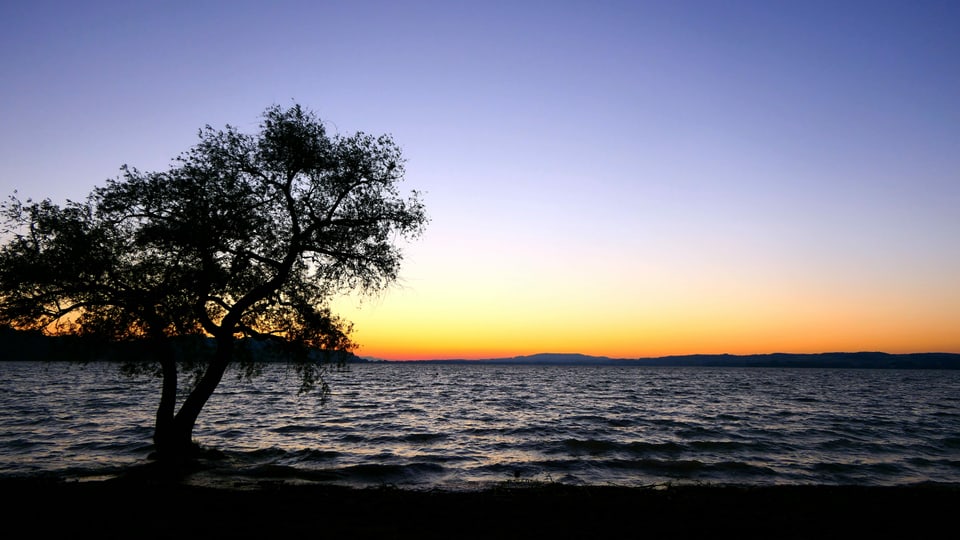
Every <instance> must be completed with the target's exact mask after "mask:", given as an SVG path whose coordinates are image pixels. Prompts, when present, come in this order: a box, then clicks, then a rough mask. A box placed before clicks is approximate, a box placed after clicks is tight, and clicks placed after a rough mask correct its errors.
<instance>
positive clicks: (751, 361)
mask: <svg viewBox="0 0 960 540" xmlns="http://www.w3.org/2000/svg"><path fill="white" fill-rule="evenodd" d="M417 362H419V363H431V364H477V365H479V364H488V365H490V364H492V365H543V366H661V367H665V366H700V367H820V368H870V369H960V354H957V353H941V352H930V353H904V354H893V353H885V352H825V353H770V354H748V355H735V354H689V355H678V356H660V357H654V358H610V357H606V356H590V355H585V354H563V353H543V354H534V355H529V356H514V357H510V358H489V359H483V360H461V359H448V360H417Z"/></svg>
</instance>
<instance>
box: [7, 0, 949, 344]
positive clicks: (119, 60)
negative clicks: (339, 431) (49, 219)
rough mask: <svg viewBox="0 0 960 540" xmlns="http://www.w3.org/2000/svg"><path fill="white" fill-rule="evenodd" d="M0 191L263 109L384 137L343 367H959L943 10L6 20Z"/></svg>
mask: <svg viewBox="0 0 960 540" xmlns="http://www.w3.org/2000/svg"><path fill="white" fill-rule="evenodd" d="M0 69H2V74H3V76H2V79H0V92H2V97H3V99H2V100H0V125H2V126H3V127H2V130H0V192H2V193H3V195H8V194H12V193H13V191H14V190H18V191H19V194H20V196H22V197H33V198H44V197H50V198H53V199H55V200H63V199H66V198H74V199H79V198H83V197H84V196H85V195H86V193H87V192H88V191H89V190H90V188H91V187H93V186H94V185H97V184H100V183H102V182H103V180H105V179H106V178H110V177H115V176H117V175H118V172H119V167H120V165H122V164H124V163H128V164H130V165H132V166H135V167H137V168H140V169H144V170H159V169H164V168H166V167H167V166H168V164H169V163H170V160H171V158H173V157H174V156H176V155H177V154H178V153H180V152H181V151H184V150H186V149H187V148H188V147H189V146H190V145H192V144H193V143H194V142H195V141H196V133H197V130H198V128H200V127H202V126H203V125H206V124H210V125H213V126H215V127H220V126H223V125H224V124H227V123H229V124H232V125H236V126H238V127H240V128H241V129H243V130H247V131H254V130H255V129H256V128H257V123H258V119H259V118H258V117H259V114H260V113H261V112H262V111H263V110H264V108H266V107H267V106H269V105H272V104H280V105H288V104H292V103H294V102H297V103H300V104H302V105H304V106H306V107H308V108H311V109H313V110H314V111H316V112H317V113H318V115H320V116H321V117H322V118H323V119H324V120H325V121H327V122H328V123H329V126H330V127H331V129H333V130H335V131H340V132H343V133H352V132H354V131H358V130H360V131H366V132H370V133H391V134H393V136H394V138H395V139H396V140H397V142H398V143H399V144H400V145H401V146H402V147H403V148H404V151H405V154H406V156H407V158H408V160H409V161H408V164H407V172H408V175H407V178H408V183H407V186H408V187H409V188H410V189H418V190H423V191H425V192H426V195H425V202H426V204H427V208H428V211H429V213H430V215H431V217H432V223H431V224H430V227H429V229H428V232H427V234H426V235H425V236H424V238H423V239H422V240H420V241H419V242H417V243H415V244H412V245H410V246H409V248H408V260H407V264H406V266H405V270H404V272H403V281H402V283H401V284H400V286H399V287H398V288H397V289H395V290H392V291H389V292H388V293H387V294H385V295H384V296H383V297H381V298H377V299H374V300H372V301H369V300H368V301H365V302H363V303H362V304H361V303H359V302H358V301H355V300H354V299H346V300H340V301H339V302H338V306H339V309H341V311H343V313H344V315H346V316H347V317H348V318H351V319H353V320H355V321H356V323H357V332H358V333H357V335H356V336H355V337H356V338H357V340H358V341H360V342H361V344H362V345H363V346H364V350H362V351H361V352H362V353H363V352H367V353H369V354H375V355H381V356H391V357H424V356H450V355H456V356H470V355H479V356H484V355H487V354H494V353H497V354H499V353H504V354H508V353H509V354H525V353H530V352H541V351H557V350H563V351H573V350H576V351H578V352H586V353H596V354H612V355H618V356H621V355H622V356H645V355H652V354H667V353H692V352H770V351H771V350H797V351H799V350H825V349H845V350H863V349H871V350H876V349H880V350H890V351H907V350H932V349H936V350H952V351H956V352H960V337H958V335H957V332H956V329H957V328H960V212H958V211H957V209H958V208H960V107H958V98H957V96H960V2H953V1H942V2H933V1H909V2H908V1H898V2H885V1H869V2H854V1H831V2H817V1H758V2H746V1H739V2H738V1H726V2H722V1H719V0H718V1H687V2H683V1H674V2H586V1H584V2H559V1H557V2H521V1H515V2H495V1H490V2H402V1H397V2H363V1H356V2H283V1H279V2H214V1H196V2H177V1H157V2H45V1H33V2H6V3H4V4H3V6H2V7H0Z"/></svg>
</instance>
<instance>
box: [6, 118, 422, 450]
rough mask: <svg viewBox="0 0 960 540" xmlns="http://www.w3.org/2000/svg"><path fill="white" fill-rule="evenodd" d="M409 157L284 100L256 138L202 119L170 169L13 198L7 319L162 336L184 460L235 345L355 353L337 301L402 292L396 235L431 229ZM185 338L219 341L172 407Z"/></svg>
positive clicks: (309, 369) (171, 423)
mask: <svg viewBox="0 0 960 540" xmlns="http://www.w3.org/2000/svg"><path fill="white" fill-rule="evenodd" d="M403 164H404V160H403V157H402V154H401V150H400V148H399V147H398V146H397V145H396V144H395V143H394V141H393V140H392V138H391V137H390V136H387V135H381V136H372V135H368V134H365V133H362V132H360V133H356V134H352V135H348V136H341V135H336V134H334V135H331V134H328V133H327V130H326V128H325V126H324V124H323V123H322V122H321V121H320V120H318V119H317V117H316V116H315V115H314V114H313V113H312V112H310V111H307V110H304V109H303V108H301V107H300V106H299V105H295V106H293V107H290V108H287V109H284V108H281V107H278V106H274V107H270V108H268V109H267V110H266V111H265V112H264V114H263V117H262V122H261V125H260V131H259V133H256V134H245V133H241V132H240V131H238V130H237V129H236V128H234V127H231V126H227V127H226V128H224V129H214V128H212V127H210V126H207V127H205V128H203V129H201V130H200V133H199V142H198V143H197V144H196V145H195V146H193V147H192V148H190V149H189V150H188V151H186V152H184V153H183V154H181V155H180V156H178V157H177V158H175V161H174V162H173V164H172V166H171V167H170V168H169V170H167V171H162V172H142V171H139V170H137V169H136V168H133V167H128V166H124V167H123V168H122V169H121V171H122V174H121V176H120V177H119V178H116V179H112V180H109V181H107V182H106V184H105V185H104V186H102V187H97V188H95V189H94V190H93V191H92V192H91V193H90V195H89V196H88V197H87V199H86V200H85V201H82V202H76V201H68V202H67V203H66V204H64V205H58V204H55V203H53V202H52V201H50V200H49V199H48V200H43V201H31V200H27V201H20V200H18V199H17V198H16V197H11V199H10V200H9V201H8V202H7V203H6V204H5V205H4V206H3V208H2V215H3V218H4V222H5V224H6V228H5V233H6V236H7V237H8V240H6V242H5V244H4V245H3V246H2V249H0V324H5V325H8V326H12V327H15V328H32V329H38V328H40V329H47V330H51V329H53V330H54V331H57V332H61V333H64V332H68V333H77V334H92V335H99V336H108V337H109V338H111V339H128V338H133V337H140V338H148V339H152V340H156V342H157V347H156V350H157V360H158V362H159V366H160V368H161V372H162V373H163V377H164V386H163V392H162V396H161V406H160V408H159V410H158V415H157V429H156V435H155V437H154V439H155V443H156V444H157V448H158V451H161V454H162V455H174V456H176V457H178V458H179V457H182V456H183V455H184V454H185V453H186V449H188V448H192V447H193V443H192V430H193V425H194V423H195V421H196V417H197V415H198V414H199V413H200V409H201V408H202V407H203V405H204V403H206V401H207V399H208V398H209V397H210V395H211V394H212V392H213V390H214V389H215V387H216V386H217V384H218V383H219V381H220V378H221V377H222V375H223V373H224V371H225V369H226V367H227V366H228V365H229V364H230V362H231V361H232V360H233V359H234V357H235V354H234V353H235V349H236V347H235V343H236V342H237V340H238V339H239V338H250V339H254V340H261V341H262V340H267V341H272V342H276V343H278V344H283V345H286V346H291V347H294V348H296V349H298V350H324V351H349V350H352V349H353V348H354V347H355V344H354V343H353V342H352V341H351V339H350V331H351V326H350V324H349V323H348V322H346V321H343V320H342V319H340V318H339V317H337V316H336V315H335V314H333V313H332V312H331V311H330V308H329V301H330V299H331V298H333V297H334V296H335V295H338V294H341V293H344V292H347V291H361V292H364V293H372V292H377V291H382V290H383V289H385V288H386V287H388V286H389V285H390V284H392V283H394V282H395V281H396V279H397V277H398V272H399V269H400V263H401V261H402V251H401V249H400V247H399V246H398V240H402V239H412V238H416V237H417V236H418V235H419V234H420V233H421V232H422V231H423V228H424V227H425V225H426V223H427V217H426V214H425V210H424V206H423V204H422V202H421V200H420V197H419V194H418V193H417V192H415V191H414V192H411V193H409V194H407V195H403V194H401V193H400V190H399V186H398V184H399V183H400V182H401V181H402V180H403V177H404V167H403ZM184 335H203V336H208V337H210V338H213V340H214V341H215V343H216V352H215V354H214V356H213V358H212V359H211V360H210V362H208V363H207V364H206V365H205V370H204V371H203V373H202V376H201V377H200V378H199V380H198V381H197V384H196V386H195V387H194V388H193V390H192V391H191V393H190V395H189V396H188V397H187V398H186V400H185V401H184V403H183V404H182V406H181V408H180V410H179V411H177V412H175V406H174V402H175V395H176V385H177V374H178V372H177V366H176V362H174V361H173V356H172V355H171V354H169V351H168V349H169V347H167V346H166V345H165V344H166V343H168V342H169V338H172V337H175V336H184ZM297 358H298V359H300V360H306V359H307V357H305V356H303V355H299V356H297ZM298 366H300V368H301V370H302V371H301V374H302V375H303V381H304V383H305V384H306V385H307V386H309V385H310V384H312V383H313V382H315V381H316V378H317V376H318V374H319V372H318V367H317V364H316V363H313V362H309V361H304V362H300V363H298ZM170 441H173V443H171V442H170ZM164 451H165V452H164Z"/></svg>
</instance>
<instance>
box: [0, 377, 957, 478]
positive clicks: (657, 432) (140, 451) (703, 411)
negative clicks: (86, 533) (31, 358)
mask: <svg viewBox="0 0 960 540" xmlns="http://www.w3.org/2000/svg"><path fill="white" fill-rule="evenodd" d="M328 379H329V382H330V384H331V387H332V394H331V396H330V398H329V399H328V400H327V401H326V402H325V403H322V402H321V401H320V399H319V397H318V396H317V395H314V394H307V395H301V396H298V395H297V393H296V389H297V386H298V381H297V379H296V375H295V373H294V372H293V370H292V369H288V368H287V366H285V365H282V364H279V365H277V364H275V365H268V366H267V368H266V370H265V371H264V374H263V375H262V376H261V377H259V378H257V379H255V380H254V381H252V382H243V381H240V380H238V379H237V378H236V377H235V376H232V375H231V373H229V372H228V374H227V376H226V377H225V378H224V381H223V382H222V383H221V386H220V388H219V389H218V391H217V393H215V394H214V396H213V398H212V399H211V401H210V402H209V403H208V404H207V407H206V408H205V409H204V411H203V413H202V414H201V416H200V420H199V422H198V425H197V429H196V431H195V436H196V438H197V440H198V441H199V442H200V443H201V444H203V445H204V446H208V447H215V448H218V449H220V450H223V451H224V452H225V458H224V459H223V460H222V462H220V463H219V464H218V466H217V467H215V468H213V469H211V470H209V471H206V472H204V473H201V474H198V475H196V477H195V478H193V479H192V481H195V482H198V483H204V482H234V483H241V482H263V481H283V482H323V483H333V484H344V485H351V486H361V487H362V486H377V485H395V486H400V487H405V488H414V489H417V488H424V489H430V488H444V489H471V488H475V487H483V486H486V485H489V484H490V483H496V482H503V481H521V482H522V481H543V482H562V483H570V484H581V485H623V486H647V485H655V484H664V483H674V484H677V483H711V484H712V483H716V484H729V483H736V484H762V485H774V484H858V485H908V484H916V483H926V482H945V483H960V371H958V370H887V369H884V370H869V369H794V368H732V367H731V368H706V367H684V368H671V367H616V366H592V367H586V366H562V367H559V366H553V367H549V366H492V365H438V364H409V363H408V364H400V363H383V364H358V365H351V366H350V369H349V370H348V371H344V372H333V373H330V374H329V377H328ZM159 388H160V382H159V380H158V379H150V378H131V377H127V376H124V375H121V374H120V373H119V370H118V369H117V366H116V365H115V364H110V363H92V364H87V365H79V364H74V363H69V362H53V363H41V362H2V363H0V411H2V412H0V476H23V475H51V476H57V477H64V478H75V479H95V478H103V477H109V476H111V475H115V474H117V473H118V472H120V471H122V470H123V468H124V467H128V466H130V465H134V464H138V463H144V462H145V461H146V460H147V456H148V455H149V453H150V451H151V436H152V433H153V417H154V413H155V407H156V405H157V400H158V399H159Z"/></svg>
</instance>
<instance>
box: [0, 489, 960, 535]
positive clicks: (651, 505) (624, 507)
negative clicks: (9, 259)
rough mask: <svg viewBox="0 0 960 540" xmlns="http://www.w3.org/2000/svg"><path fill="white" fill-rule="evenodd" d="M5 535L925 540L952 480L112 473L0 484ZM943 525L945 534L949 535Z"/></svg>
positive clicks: (958, 496)
mask: <svg viewBox="0 0 960 540" xmlns="http://www.w3.org/2000/svg"><path fill="white" fill-rule="evenodd" d="M0 492H2V495H3V497H4V499H5V500H6V501H9V502H8V503H6V504H5V506H6V511H5V514H7V515H8V516H9V518H8V530H11V531H12V530H18V529H23V530H24V532H28V533H29V534H30V535H32V536H40V537H46V536H48V535H55V534H56V535H68V536H74V537H77V536H82V535H86V534H90V535H96V536H98V537H100V538H110V537H115V538H120V537H124V538H131V537H133V538H201V537H202V538H264V537H271V538H272V537H277V536H292V535H313V536H318V535H323V536H329V535H334V536H342V537H346V538H537V537H556V538H602V537H622V538H634V537H635V538H641V537H656V538H688V537H707V536H712V535H716V534H719V533H725V534H729V535H736V536H737V537H739V538H845V539H849V538H857V537H867V536H870V537H873V538H883V537H898V536H899V537H914V538H917V537H924V536H932V535H933V534H934V533H938V532H940V530H941V528H942V527H949V528H952V527H953V525H954V524H955V520H954V519H953V512H955V511H956V508H957V507H958V506H957V505H958V503H960V485H955V484H918V485H911V486H875V487H874V486H833V485H777V486H757V485H676V486H674V485H665V486H664V485H661V486H655V487H648V488H645V487H641V488H637V487H617V486H571V485H566V484H550V483H546V484H540V483H532V482H530V483H527V482H516V483H514V482H505V483H503V484H501V485H497V486H493V487H489V488H484V489H482V490H478V491H441V490H428V491H419V490H407V489H401V488H395V487H378V488H350V487H340V486H331V485H322V484H321V485H316V484H314V485H299V484H281V483H273V482H262V483H260V484H258V485H256V486H255V487H253V488H250V487H249V486H248V487H247V488H246V489H235V488H231V487H230V486H220V487H209V486H207V487H202V486H193V485H184V484H180V483H176V482H169V481H157V480H155V479H154V480H148V479H144V478H129V477H121V478H118V479H114V480H103V481H87V482H66V481H57V480H55V479H43V478H0ZM948 530H949V529H948Z"/></svg>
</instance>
